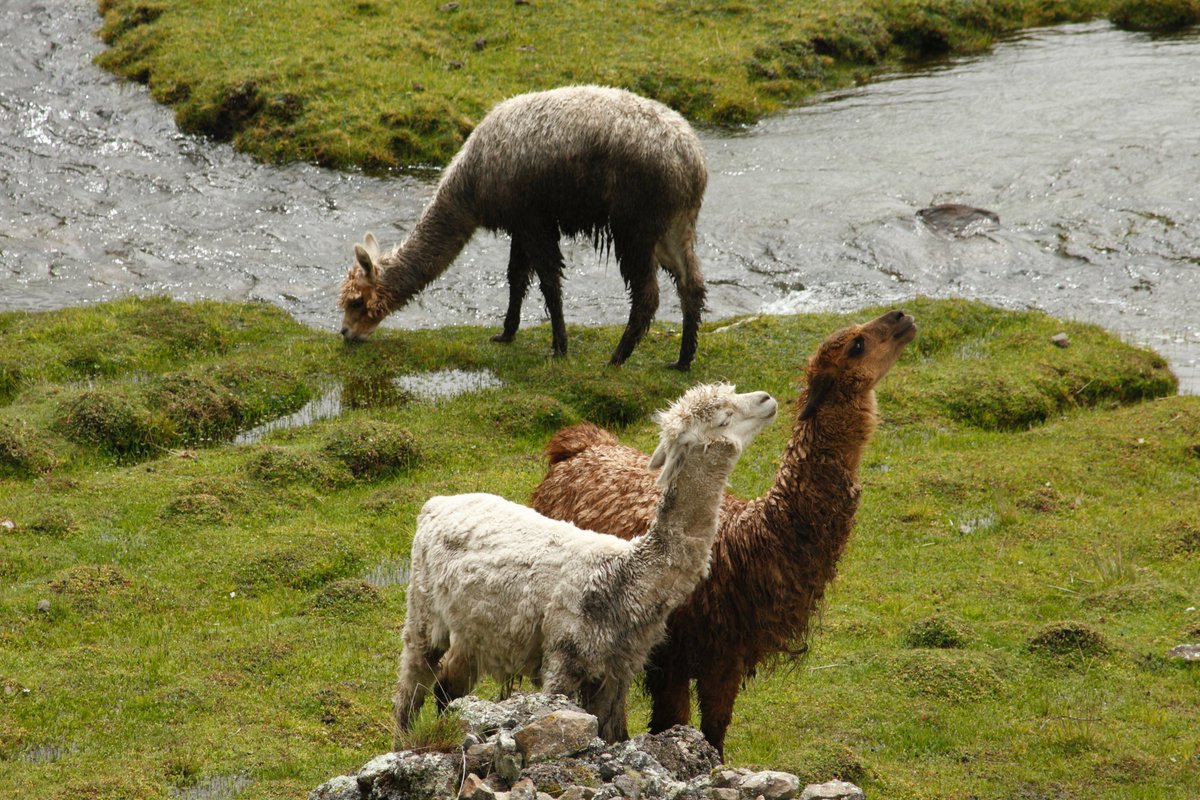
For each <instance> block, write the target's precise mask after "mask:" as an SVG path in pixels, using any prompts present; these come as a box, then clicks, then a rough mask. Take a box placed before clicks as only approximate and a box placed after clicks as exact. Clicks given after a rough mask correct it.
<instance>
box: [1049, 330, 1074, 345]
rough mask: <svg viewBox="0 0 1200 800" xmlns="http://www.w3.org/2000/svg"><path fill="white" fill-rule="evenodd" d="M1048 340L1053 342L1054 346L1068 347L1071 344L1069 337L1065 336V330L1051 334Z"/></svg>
mask: <svg viewBox="0 0 1200 800" xmlns="http://www.w3.org/2000/svg"><path fill="white" fill-rule="evenodd" d="M1050 341H1051V342H1052V343H1053V344H1054V346H1055V347H1070V346H1071V337H1070V336H1067V334H1066V333H1065V332H1059V333H1056V334H1054V335H1053V336H1051V337H1050Z"/></svg>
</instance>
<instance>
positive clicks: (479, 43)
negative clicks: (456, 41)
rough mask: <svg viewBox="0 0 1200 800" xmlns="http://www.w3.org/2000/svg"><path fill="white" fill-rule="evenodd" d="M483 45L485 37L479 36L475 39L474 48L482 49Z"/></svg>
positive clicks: (484, 45) (485, 40)
mask: <svg viewBox="0 0 1200 800" xmlns="http://www.w3.org/2000/svg"><path fill="white" fill-rule="evenodd" d="M485 47H487V39H485V38H483V37H482V36H480V37H479V38H478V39H476V40H475V49H476V50H482V49H483V48H485Z"/></svg>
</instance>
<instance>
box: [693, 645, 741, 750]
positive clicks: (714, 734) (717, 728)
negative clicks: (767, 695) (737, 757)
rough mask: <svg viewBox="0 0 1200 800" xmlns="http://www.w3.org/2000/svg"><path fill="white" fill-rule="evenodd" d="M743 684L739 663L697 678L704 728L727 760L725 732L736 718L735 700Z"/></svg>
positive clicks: (711, 741) (701, 724)
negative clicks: (734, 713)
mask: <svg viewBox="0 0 1200 800" xmlns="http://www.w3.org/2000/svg"><path fill="white" fill-rule="evenodd" d="M741 683H742V671H741V669H740V668H739V667H738V666H737V665H731V666H726V667H725V668H723V669H721V670H719V671H713V672H710V673H709V674H707V675H702V676H700V678H699V679H698V680H697V681H696V695H697V699H698V700H699V701H700V731H701V732H702V733H703V734H704V738H705V739H707V740H708V743H709V744H711V745H712V746H713V747H715V748H717V752H718V753H720V755H721V760H722V761H724V760H725V731H726V730H728V728H729V723H730V721H731V720H732V719H733V701H734V700H735V699H736V698H737V694H738V689H739V688H740V686H741Z"/></svg>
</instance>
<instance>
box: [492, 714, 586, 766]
mask: <svg viewBox="0 0 1200 800" xmlns="http://www.w3.org/2000/svg"><path fill="white" fill-rule="evenodd" d="M598 729H599V724H598V722H597V721H596V718H595V717H593V716H592V715H591V714H586V713H584V712H582V711H571V710H569V709H562V710H559V711H552V712H550V713H549V714H547V715H546V716H544V717H540V718H538V719H535V720H533V721H531V722H530V723H529V724H527V725H524V726H522V727H521V728H518V729H517V730H516V731H514V732H513V738H514V739H516V741H517V750H518V751H519V752H520V753H521V755H522V756H523V757H524V759H525V763H526V764H532V763H533V762H535V761H539V760H545V759H548V758H557V757H559V756H569V755H573V754H575V753H578V752H580V751H582V750H585V749H587V746H588V744H590V743H591V741H592V739H594V738H596V732H597V730H598Z"/></svg>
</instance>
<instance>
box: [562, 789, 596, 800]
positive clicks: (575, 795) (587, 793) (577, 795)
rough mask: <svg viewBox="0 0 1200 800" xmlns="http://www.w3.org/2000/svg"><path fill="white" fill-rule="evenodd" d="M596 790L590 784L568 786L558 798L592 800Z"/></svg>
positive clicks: (563, 799) (564, 799)
mask: <svg viewBox="0 0 1200 800" xmlns="http://www.w3.org/2000/svg"><path fill="white" fill-rule="evenodd" d="M595 794H596V790H595V789H593V788H592V787H590V786H568V787H567V789H566V791H564V792H563V793H562V794H560V795H559V796H558V800H592V798H593V797H594V796H595Z"/></svg>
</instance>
